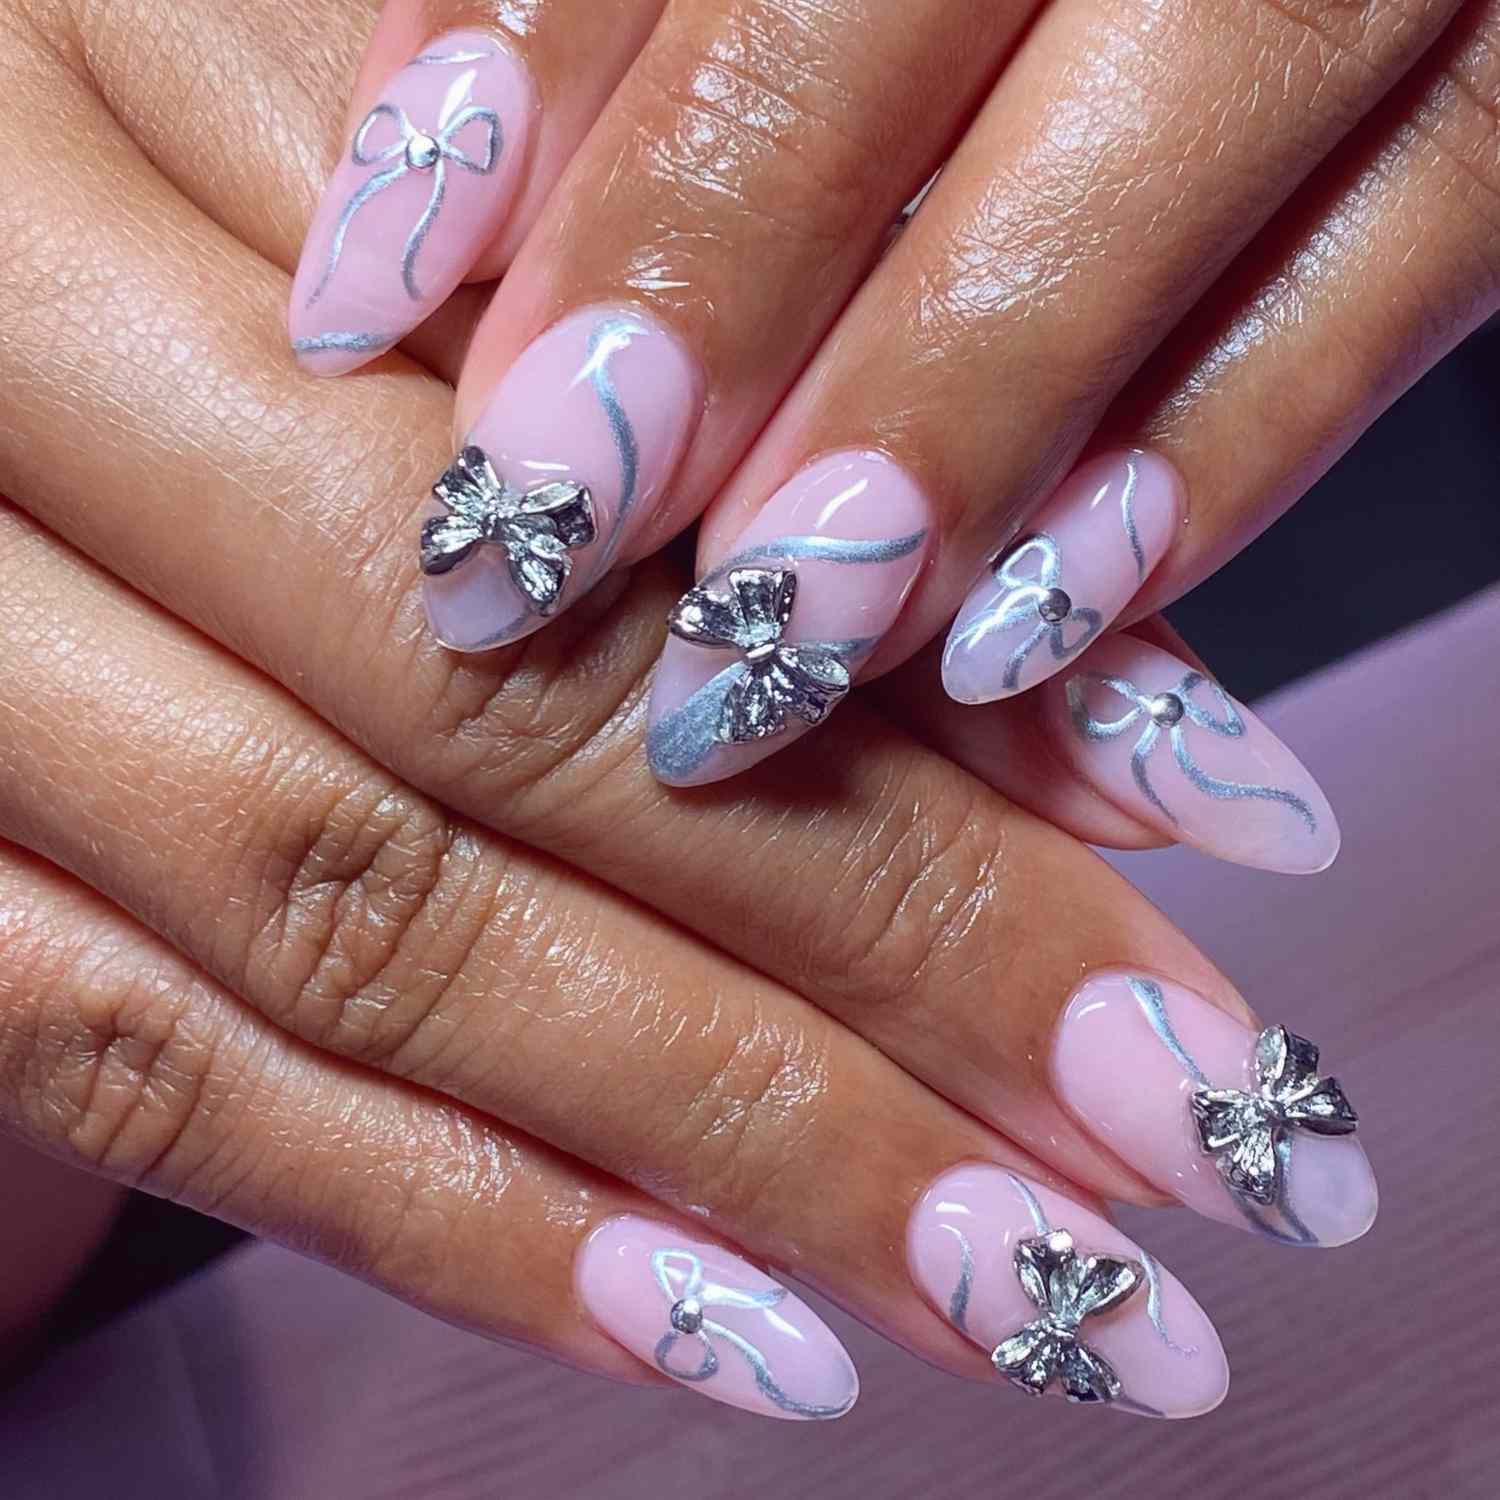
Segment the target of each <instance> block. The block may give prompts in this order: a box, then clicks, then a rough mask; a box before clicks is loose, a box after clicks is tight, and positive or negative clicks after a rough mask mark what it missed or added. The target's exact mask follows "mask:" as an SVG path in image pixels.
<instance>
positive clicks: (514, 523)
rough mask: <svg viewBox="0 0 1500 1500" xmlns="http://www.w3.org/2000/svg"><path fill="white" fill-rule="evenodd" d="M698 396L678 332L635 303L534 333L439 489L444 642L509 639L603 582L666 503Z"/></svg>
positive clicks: (433, 540)
mask: <svg viewBox="0 0 1500 1500" xmlns="http://www.w3.org/2000/svg"><path fill="white" fill-rule="evenodd" d="M701 391H702V387H701V380H700V376H699V370H698V365H697V362H696V361H695V360H694V359H693V357H692V356H691V355H690V354H689V353H688V351H687V349H686V347H685V346H684V345H683V344H682V342H681V341H680V340H679V339H678V338H677V337H676V335H674V334H672V333H670V332H668V331H667V330H666V329H665V328H664V327H662V326H661V324H659V323H658V322H656V321H655V320H654V319H652V318H650V317H648V316H646V315H645V314H643V313H638V312H634V311H632V310H631V309H629V308H626V307H611V306H602V307H589V308H584V309H583V310H581V311H579V312H575V313H572V314H570V315H569V316H568V317H566V318H564V319H563V320H562V321H561V322H559V323H556V324H554V325H553V326H552V327H551V328H549V329H548V330H547V331H546V332H545V333H543V334H542V335H541V336H540V337H538V338H537V339H535V340H534V341H533V342H532V343H531V344H530V345H529V346H528V347H527V348H526V350H525V351H524V352H523V353H522V354H521V356H520V357H519V358H518V359H517V360H516V362H515V364H513V365H512V366H511V367H510V369H509V370H508V371H507V372H506V374H505V375H504V377H503V378H502V379H501V380H500V382H499V384H498V385H497V386H496V388H495V391H494V394H493V395H492V396H491V397H490V399H489V400H488V401H487V402H486V403H485V405H484V408H483V409H482V410H481V412H480V413H479V416H478V418H477V420H476V421H475V423H474V425H473V428H472V429H471V431H470V433H469V435H468V438H467V440H466V442H465V445H464V447H463V449H462V450H461V451H460V453H459V454H458V456H457V458H456V459H455V460H454V464H453V466H452V467H451V468H450V469H449V470H448V471H447V473H445V474H444V475H443V476H442V478H441V479H440V480H439V481H438V484H437V487H436V489H435V490H434V495H435V497H436V499H435V503H434V504H433V505H432V506H430V507H429V510H428V513H427V519H426V522H425V524H424V527H423V531H422V546H421V565H422V570H423V573H424V575H425V578H424V599H425V602H426V607H427V618H428V623H429V624H430V626H431V628H432V631H433V633H434V634H435V635H436V636H437V638H438V639H439V640H440V641H442V642H443V644H444V645H446V646H449V647H452V648H453V649H454V650H457V651H486V650H490V649H492V648H494V647H496V646H504V645H508V644H510V643H511V642H512V641H517V640H519V639H521V637H522V636H525V635H529V634H530V633H531V632H532V631H534V630H538V629H540V628H541V627H542V626H543V625H545V624H546V623H547V621H548V620H550V619H551V618H552V617H553V616H555V615H556V614H558V613H559V612H560V611H562V610H564V609H566V608H567V606H568V605H569V604H571V603H573V602H574V601H575V600H576V599H578V598H579V597H580V596H581V595H582V594H584V593H585V592H587V590H588V589H589V588H591V587H592V586H593V584H595V583H596V582H598V580H599V579H600V578H602V577H603V576H604V574H605V573H606V572H608V570H609V568H610V566H611V564H612V563H613V562H614V561H615V559H616V558H617V556H618V555H619V553H620V549H621V548H622V547H623V546H624V545H625V544H626V543H627V542H628V541H629V539H630V537H631V536H632V535H633V534H634V533H635V531H636V529H637V528H638V527H639V526H640V525H641V524H643V523H644V522H645V520H646V519H647V517H648V516H649V515H650V513H651V511H652V508H653V507H654V506H655V504H656V503H657V501H658V500H659V499H660V498H661V495H662V493H663V491H664V489H665V487H666V485H667V483H668V481H669V480H670V479H671V476H672V473H673V471H674V470H675V468H676V467H677V463H678V461H679V459H680V458H681V457H682V453H683V450H684V448H685V447H686V446H687V442H688V439H689V437H690V436H691V434H692V431H693V428H694V427H695V425H696V423H697V420H698V416H699V413H700V409H701V405H702V394H701Z"/></svg>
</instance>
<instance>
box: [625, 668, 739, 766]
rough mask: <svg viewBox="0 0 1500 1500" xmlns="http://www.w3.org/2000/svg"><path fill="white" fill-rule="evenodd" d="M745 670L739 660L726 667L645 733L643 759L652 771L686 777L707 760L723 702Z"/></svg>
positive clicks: (722, 710)
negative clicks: (645, 758) (648, 763)
mask: <svg viewBox="0 0 1500 1500" xmlns="http://www.w3.org/2000/svg"><path fill="white" fill-rule="evenodd" d="M749 670H750V669H749V667H747V666H746V665H745V663H744V662H742V661H737V662H735V663H734V665H733V666H730V667H726V668H725V669H724V670H723V671H722V672H720V673H719V674H718V676H717V677H712V678H710V679H709V680H708V681H707V682H705V683H704V684H703V686H702V687H701V688H699V689H698V691H697V692H696V693H694V694H692V696H691V697H689V698H688V700H687V701H686V702H685V703H683V704H680V705H679V706H678V707H677V708H674V709H673V710H672V711H671V713H669V714H664V715H663V716H662V717H661V718H660V719H658V720H657V721H656V723H655V724H653V725H652V726H651V728H650V729H649V730H648V731H647V734H646V757H647V759H648V760H649V761H650V762H651V766H652V769H653V770H656V771H659V772H662V773H665V774H666V775H668V776H676V777H682V776H690V775H691V774H692V773H693V772H694V771H696V770H697V769H698V768H699V767H700V766H701V765H702V764H703V762H704V761H706V760H707V759H708V757H709V756H710V755H711V754H712V753H713V751H714V750H715V749H716V748H717V746H718V743H719V741H718V732H719V718H720V715H721V714H722V713H723V712H724V700H725V698H727V697H728V696H729V690H730V689H731V688H732V687H733V686H734V685H735V683H737V682H739V681H740V680H741V679H742V678H744V677H745V676H746V674H747V673H748V672H749Z"/></svg>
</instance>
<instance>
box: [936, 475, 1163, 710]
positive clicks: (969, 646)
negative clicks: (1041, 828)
mask: <svg viewBox="0 0 1500 1500" xmlns="http://www.w3.org/2000/svg"><path fill="white" fill-rule="evenodd" d="M1127 490H1129V492H1130V513H1131V515H1132V517H1133V518H1134V522H1135V531H1136V538H1137V541H1138V542H1139V544H1140V549H1141V561H1140V562H1139V563H1138V562H1137V560H1136V555H1135V549H1134V547H1133V546H1132V545H1131V541H1130V533H1129V531H1128V530H1127V529H1126V526H1125V519H1124V511H1123V507H1122V500H1123V498H1124V495H1125V493H1126V491H1127ZM1182 511H1183V499H1182V482H1181V480H1180V479H1179V478H1178V475H1177V471H1176V469H1175V468H1173V467H1172V465H1171V464H1170V463H1168V462H1167V461H1166V459H1164V458H1161V457H1159V456H1158V455H1157V454H1154V453H1147V452H1144V451H1142V450H1140V449H1131V450H1129V451H1128V452H1122V453H1119V452H1117V453H1104V454H1100V455H1099V457H1098V458H1096V459H1093V460H1091V461H1090V462H1089V463H1086V464H1084V465H1083V466H1082V467H1081V468H1079V469H1077V470H1075V471H1074V472H1073V474H1072V475H1071V476H1070V477H1069V478H1068V479H1066V480H1065V481H1064V482H1063V484H1062V486H1061V488H1060V489H1059V490H1058V491H1057V493H1056V494H1055V495H1054V496H1053V497H1052V499H1051V500H1049V501H1048V502H1047V504H1046V505H1044V506H1043V507H1042V509H1041V510H1040V511H1039V512H1038V513H1037V515H1036V517H1035V518H1034V520H1033V522H1032V523H1031V524H1030V525H1029V526H1028V527H1027V528H1026V532H1025V536H1028V537H1029V536H1036V535H1038V534H1039V533H1040V534H1045V535H1046V536H1047V537H1049V538H1050V539H1051V540H1052V541H1053V542H1054V543H1055V544H1056V547H1057V556H1058V560H1059V569H1058V578H1057V583H1056V585H1055V586H1056V587H1057V588H1060V589H1062V590H1064V591H1065V592H1066V593H1067V595H1068V596H1069V598H1071V599H1072V601H1073V605H1074V608H1075V609H1080V608H1087V609H1092V610H1096V611H1098V613H1099V616H1100V622H1099V626H1098V629H1099V630H1101V631H1102V630H1104V629H1106V628H1107V627H1108V626H1109V624H1110V622H1111V621H1113V620H1114V619H1115V618H1116V616H1118V615H1119V613H1120V611H1121V610H1123V609H1124V608H1125V606H1126V605H1127V604H1129V603H1130V601H1131V600H1132V599H1133V598H1134V597H1135V595H1136V592H1137V591H1138V590H1139V589H1140V587H1141V584H1142V583H1143V582H1144V581H1145V580H1146V578H1147V577H1149V575H1150V573H1151V570H1152V569H1153V568H1154V567H1155V566H1156V565H1157V563H1158V562H1160V561H1161V559H1162V557H1163V556H1164V555H1165V553H1166V550H1167V548H1168V547H1169V546H1170V545H1171V543H1172V538H1173V537H1174V535H1175V534H1176V532H1177V528H1178V525H1179V523H1180V520H1181V515H1182ZM1019 540H1024V537H1023V538H1021V539H1019ZM1015 545H1016V544H1015V543H1013V544H1012V545H1011V546H1010V547H1007V548H1006V549H1005V551H1006V554H1009V553H1010V552H1011V551H1012V550H1013V548H1014V546H1015ZM1036 562H1037V554H1036V553H1035V552H1033V553H1031V554H1030V555H1029V556H1028V557H1027V558H1026V559H1025V560H1024V567H1023V569H1022V571H1021V573H1020V575H1019V576H1022V577H1027V578H1030V577H1033V576H1035V574H1036V572H1037V568H1036ZM1016 592H1017V591H1016V590H1015V589H1014V588H1013V587H1012V586H1011V585H1010V584H1008V583H1002V582H1000V580H999V579H997V578H996V576H995V570H994V568H993V567H990V568H987V569H986V570H985V576H984V577H983V579H981V581H980V582H979V583H978V584H977V585H976V586H975V588H974V590H973V592H972V593H971V594H970V595H969V597H968V598H967V599H966V600H965V601H964V605H963V608H962V609H961V610H960V611H959V614H958V618H957V620H955V621H954V624H953V629H952V631H950V632H949V636H948V644H947V646H946V647H945V649H944V651H943V686H944V687H945V688H946V689H947V691H948V694H949V696H950V697H952V698H955V699H957V701H958V702H960V703H992V702H994V701H995V700H997V699H1000V698H1009V697H1013V696H1015V695H1016V694H1017V693H1024V692H1025V691H1026V690H1027V689H1028V688H1032V687H1035V686H1036V685H1037V684H1038V683H1039V682H1044V681H1045V680H1046V679H1047V678H1048V677H1051V676H1052V675H1053V674H1054V673H1057V672H1060V671H1061V670H1062V669H1063V668H1064V667H1065V666H1067V664H1068V662H1069V661H1070V660H1072V654H1071V653H1070V654H1069V655H1068V656H1065V657H1064V658H1063V659H1062V660H1058V658H1057V657H1056V656H1055V655H1054V654H1053V652H1052V649H1051V645H1052V637H1051V635H1050V633H1049V635H1048V636H1047V637H1045V638H1043V639H1042V640H1041V641H1039V642H1038V643H1037V644H1036V645H1035V646H1034V647H1033V648H1032V649H1031V651H1030V652H1029V653H1028V655H1027V656H1026V658H1025V661H1024V663H1023V664H1022V666H1021V670H1020V673H1019V675H1018V677H1017V679H1016V686H1015V687H1013V688H1008V687H1006V686H1005V682H1004V678H1005V672H1006V665H1007V662H1008V660H1009V658H1010V656H1011V655H1012V653H1013V652H1015V651H1016V649H1017V648H1018V647H1020V646H1022V645H1023V644H1025V642H1026V641H1027V640H1029V639H1030V638H1031V637H1032V636H1033V635H1034V634H1035V633H1036V631H1037V629H1038V626H1039V625H1040V624H1041V623H1042V622H1041V621H1040V619H1039V617H1038V616H1037V615H1036V614H1035V612H1034V611H1028V612H1027V613H1026V615H1025V617H1024V618H1023V619H1021V620H1019V621H1017V622H1016V623H1014V624H1010V625H1004V626H1001V625H999V624H998V623H996V622H995V621H994V620H993V618H992V617H994V616H996V615H997V614H999V613H1004V612H1006V611H1005V610H1004V609H1003V605H1004V604H1005V601H1007V600H1011V601H1015V598H1016ZM1061 630H1062V642H1063V649H1065V650H1067V649H1069V648H1071V647H1072V646H1073V645H1074V644H1075V643H1076V642H1079V641H1086V640H1087V637H1088V627H1087V624H1086V623H1085V622H1079V621H1073V622H1068V623H1064V624H1063V625H1062V626H1061Z"/></svg>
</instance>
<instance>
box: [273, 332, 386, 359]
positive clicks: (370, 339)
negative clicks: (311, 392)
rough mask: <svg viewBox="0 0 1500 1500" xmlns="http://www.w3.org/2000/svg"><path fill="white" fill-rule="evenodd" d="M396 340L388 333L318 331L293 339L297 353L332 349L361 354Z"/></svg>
mask: <svg viewBox="0 0 1500 1500" xmlns="http://www.w3.org/2000/svg"><path fill="white" fill-rule="evenodd" d="M395 342H396V340H395V339H394V338H393V337H392V336H391V335H390V334H388V333H319V334H314V335H312V336H311V337H309V338H305V339H293V340H292V349H293V350H294V351H295V352H296V353H298V354H325V353H328V352H330V351H333V350H338V351H339V352H341V353H354V354H362V353H365V352H366V351H368V350H370V349H384V348H385V347H386V346H387V345H389V344H394V343H395Z"/></svg>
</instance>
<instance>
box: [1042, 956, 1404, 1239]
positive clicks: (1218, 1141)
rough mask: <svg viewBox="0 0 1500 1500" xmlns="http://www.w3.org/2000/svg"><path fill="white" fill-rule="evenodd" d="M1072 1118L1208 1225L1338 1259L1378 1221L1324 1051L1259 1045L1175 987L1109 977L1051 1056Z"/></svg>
mask: <svg viewBox="0 0 1500 1500" xmlns="http://www.w3.org/2000/svg"><path fill="white" fill-rule="evenodd" d="M1052 1079H1053V1086H1054V1087H1055V1089H1056V1090H1057V1095H1058V1098H1059V1100H1060V1101H1061V1103H1062V1104H1063V1106H1064V1108H1066V1109H1067V1110H1068V1111H1069V1112H1070V1113H1071V1114H1072V1115H1073V1116H1074V1117H1075V1118H1076V1119H1077V1120H1078V1121H1079V1122H1080V1123H1081V1124H1082V1125H1083V1126H1084V1127H1085V1128H1086V1129H1088V1130H1090V1131H1092V1132H1093V1134H1094V1135H1095V1136H1096V1137H1097V1138H1098V1139H1099V1140H1100V1141H1102V1142H1103V1143H1104V1145H1106V1146H1108V1147H1109V1148H1110V1150H1112V1151H1113V1152H1114V1153H1115V1155H1116V1156H1118V1157H1119V1158H1120V1159H1121V1160H1122V1161H1124V1162H1125V1163H1126V1164H1127V1165H1129V1166H1131V1167H1133V1168H1134V1169H1135V1170H1136V1171H1137V1172H1139V1173H1140V1174H1141V1176H1143V1177H1144V1178H1145V1179H1146V1180H1147V1181H1148V1182H1152V1183H1155V1185H1156V1186H1157V1187H1159V1188H1161V1189H1162V1191H1163V1192H1167V1193H1171V1194H1173V1195H1174V1196H1176V1197H1177V1198H1180V1199H1181V1200H1182V1202H1183V1203H1185V1204H1186V1205H1187V1206H1188V1207H1189V1208H1192V1209H1195V1210H1196V1211H1197V1212H1199V1213H1201V1214H1205V1215H1207V1216H1208V1217H1209V1218H1211V1219H1218V1220H1220V1221H1222V1222H1223V1223H1226V1224H1234V1225H1236V1226H1238V1227H1239V1228H1242V1229H1249V1230H1252V1231H1254V1232H1256V1233H1259V1234H1263V1235H1266V1236H1268V1237H1269V1238H1271V1239H1273V1240H1276V1241H1278V1242H1281V1243H1284V1244H1290V1245H1305V1246H1309V1247H1316V1246H1321V1247H1324V1248H1329V1247H1332V1246H1335V1245H1346V1244H1348V1243H1349V1241H1351V1240H1356V1239H1358V1238H1359V1237H1360V1235H1362V1234H1363V1233H1364V1232H1365V1231H1366V1230H1367V1229H1368V1228H1369V1227H1370V1225H1371V1224H1373V1223H1374V1221H1375V1212H1376V1209H1377V1207H1378V1206H1379V1195H1378V1193H1377V1191H1376V1187H1375V1175H1374V1173H1373V1172H1372V1171H1371V1170H1370V1163H1369V1159H1368V1158H1367V1157H1366V1156H1365V1153H1364V1149H1363V1148H1362V1147H1361V1146H1360V1144H1359V1142H1358V1141H1357V1140H1356V1139H1355V1138H1354V1130H1355V1127H1356V1124H1357V1116H1356V1115H1355V1113H1354V1110H1353V1108H1352V1107H1351V1106H1350V1104H1349V1101H1348V1099H1347V1098H1346V1097H1345V1095H1344V1092H1343V1090H1342V1089H1341V1088H1340V1087H1339V1085H1338V1082H1337V1080H1335V1079H1334V1078H1332V1077H1329V1076H1328V1075H1326V1074H1325V1073H1323V1072H1322V1071H1321V1063H1320V1061H1319V1058H1318V1049H1317V1048H1316V1047H1314V1046H1313V1045H1312V1044H1311V1043H1310V1042H1307V1041H1305V1040H1304V1039H1303V1038H1301V1037H1298V1036H1296V1035H1295V1034H1293V1033H1291V1032H1288V1031H1286V1030H1285V1029H1284V1028H1283V1027H1281V1026H1270V1027H1267V1028H1266V1029H1265V1030H1263V1031H1261V1032H1259V1033H1257V1032H1255V1031H1253V1030H1251V1029H1250V1028H1249V1027H1247V1026H1244V1025H1242V1024H1241V1023H1240V1022H1239V1021H1237V1020H1235V1019H1234V1018H1233V1017H1232V1016H1229V1015H1226V1014H1225V1013H1224V1012H1223V1011H1222V1010H1220V1009H1219V1008H1218V1007H1217V1006H1216V1005H1211V1004H1210V1003H1209V1002H1208V1001H1207V1000H1205V999H1204V998H1203V997H1202V996H1201V995H1197V994H1194V993H1193V991H1192V990H1189V989H1185V988H1184V987H1183V986H1182V985H1180V984H1173V983H1171V982H1170V981H1169V980H1165V979H1157V978H1154V977H1151V976H1148V975H1143V974H1128V973H1113V974H1099V975H1095V976H1094V977H1093V978H1091V979H1089V980H1088V981H1087V982H1086V983H1085V984H1084V985H1083V986H1082V987H1081V988H1080V989H1079V990H1078V991H1077V992H1076V994H1074V996H1073V998H1072V999H1071V1000H1070V1001H1069V1003H1068V1005H1067V1008H1066V1009H1065V1010H1064V1012H1063V1015H1062V1019H1061V1021H1060V1022H1059V1025H1058V1031H1057V1038H1056V1041H1055V1043H1054V1048H1053V1054H1052Z"/></svg>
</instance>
